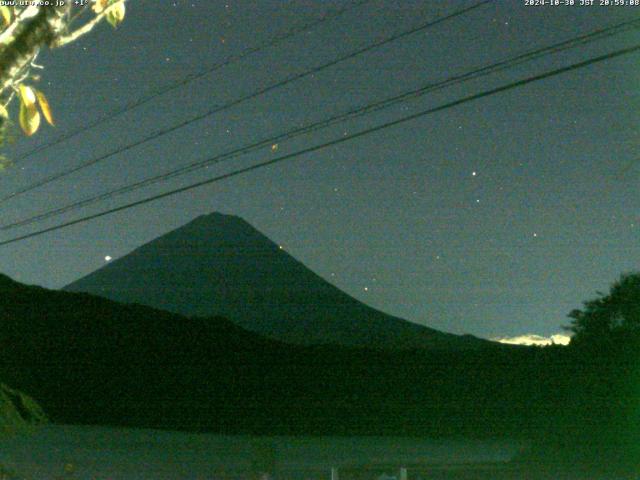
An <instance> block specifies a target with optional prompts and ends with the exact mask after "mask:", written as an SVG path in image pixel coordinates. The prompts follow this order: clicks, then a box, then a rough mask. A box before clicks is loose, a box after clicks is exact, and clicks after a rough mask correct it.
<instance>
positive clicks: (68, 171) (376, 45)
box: [0, 0, 491, 203]
mask: <svg viewBox="0 0 640 480" xmlns="http://www.w3.org/2000/svg"><path fill="white" fill-rule="evenodd" d="M490 2H491V0H481V1H479V2H476V3H474V4H473V5H471V6H468V7H464V8H461V9H459V10H456V11H454V12H453V13H450V14H448V15H445V16H441V17H439V18H437V19H435V20H430V21H428V22H424V23H421V24H420V25H418V26H416V27H412V28H410V29H408V30H404V31H402V32H399V33H396V34H394V35H391V36H389V37H387V38H384V39H382V40H379V41H377V42H374V43H372V44H369V45H367V46H365V47H363V48H360V49H358V50H355V51H353V52H350V53H348V54H346V55H342V56H339V57H337V58H335V59H333V60H331V61H329V62H327V63H324V64H322V65H319V66H316V67H313V68H310V69H307V70H304V71H303V72H300V73H297V74H294V75H291V76H288V77H286V78H285V79H283V80H280V81H278V82H276V83H273V84H270V85H268V86H266V87H263V88H261V89H259V90H257V91H255V92H253V93H251V94H248V95H245V96H242V97H240V98H237V99H235V100H232V101H230V102H227V103H225V104H223V105H219V106H215V107H212V108H210V109H209V110H208V111H206V112H204V113H201V114H198V115H195V116H192V117H190V118H189V119H187V120H184V121H182V122H180V123H178V124H174V125H172V126H170V127H167V128H163V129H161V130H158V131H156V132H154V133H152V134H151V135H148V136H146V137H144V138H142V139H140V140H137V141H135V142H133V143H129V144H127V145H124V146H122V147H119V148H117V149H114V150H112V151H110V152H108V153H106V154H104V155H100V156H98V157H96V158H93V159H91V160H88V161H85V162H82V163H80V164H79V165H75V166H73V167H71V168H68V169H66V170H63V171H62V172H58V173H56V174H53V175H50V176H48V177H45V178H44V179H41V180H37V181H35V182H34V183H31V184H29V185H26V186H25V187H22V188H20V189H18V190H16V191H15V192H13V193H10V194H8V195H5V196H3V197H0V203H4V202H6V201H8V200H11V199H13V198H15V197H17V196H19V195H23V194H25V193H27V192H30V191H33V190H35V189H36V188H39V187H42V186H44V185H47V184H49V183H51V182H53V181H56V180H59V179H61V178H64V177H67V176H69V175H71V174H73V173H76V172H78V171H80V170H83V169H85V168H87V167H90V166H92V165H95V164H97V163H99V162H101V161H103V160H106V159H107V158H111V157H113V156H115V155H118V154H120V153H124V152H126V151H128V150H131V149H132V148H134V147H137V146H140V145H142V144H145V143H147V142H150V141H152V140H156V139H158V138H160V137H163V136H165V135H167V134H169V133H171V132H174V131H176V130H178V129H180V128H183V127H186V126H187V125H191V124H193V123H195V122H197V121H200V120H203V119H204V118H207V117H210V116H211V115H214V114H216V113H219V112H221V111H224V110H228V109H230V108H232V107H235V106H237V105H239V104H241V103H244V102H246V101H249V100H252V99H254V98H258V97H260V96H262V95H264V94H266V93H269V92H271V91H273V90H276V89H278V88H281V87H283V86H285V85H288V84H290V83H292V82H295V81H298V80H301V79H303V78H305V77H309V76H311V75H314V74H316V73H319V72H321V71H323V70H326V69H328V68H330V67H333V66H334V65H337V64H339V63H341V62H344V61H346V60H350V59H353V58H355V57H357V56H360V55H362V54H364V53H367V52H370V51H372V50H374V49H377V48H380V47H381V46H383V45H386V44H389V43H391V42H394V41H396V40H400V39H402V38H405V37H407V36H409V35H413V34H415V33H418V32H421V31H423V30H426V29H428V28H431V27H433V26H435V25H438V24H440V23H442V22H445V21H448V20H451V19H454V18H456V17H459V16H461V15H464V14H466V13H469V12H471V11H472V10H475V9H477V8H479V7H481V6H483V5H486V4H488V3H490Z"/></svg>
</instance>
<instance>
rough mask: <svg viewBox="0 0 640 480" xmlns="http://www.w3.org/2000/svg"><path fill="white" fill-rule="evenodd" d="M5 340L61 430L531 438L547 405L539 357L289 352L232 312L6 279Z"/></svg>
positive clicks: (3, 359)
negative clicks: (528, 431) (126, 300)
mask: <svg viewBox="0 0 640 480" xmlns="http://www.w3.org/2000/svg"><path fill="white" fill-rule="evenodd" d="M0 345H2V348H1V349H0V379H2V381H3V382H7V384H9V385H11V386H12V387H13V388H16V389H19V391H21V392H24V393H25V394H26V395H29V396H30V397H32V398H34V399H35V400H36V401H37V402H38V404H39V405H41V406H42V408H43V410H44V412H45V413H46V414H47V416H48V417H49V418H50V419H51V421H52V422H54V423H66V424H94V425H114V426H132V427H152V428H166V429H173V430H176V429H183V430H191V431H207V432H220V433H259V434H294V433H295V434H318V433H323V434H325V433H326V434H384V433H392V434H403V433H411V434H430V435H431V434H432V435H447V434H465V433H468V434H473V435H476V434H477V435H493V434H494V433H495V432H498V431H500V432H507V431H510V432H518V431H520V430H522V428H523V425H524V423H523V422H525V421H529V420H530V418H531V417H532V415H533V414H534V412H536V410H537V409H541V408H542V407H544V404H541V402H540V398H539V395H537V394H536V392H537V391H538V390H539V386H538V385H537V384H536V383H535V382H532V381H531V378H532V377H534V376H535V369H536V368H537V367H536V366H535V365H536V362H535V361H533V360H534V359H535V353H536V352H535V351H533V350H531V349H525V348H516V347H509V346H503V345H500V344H495V343H492V342H486V343H485V344H483V347H481V348H477V349H458V350H449V351H447V350H432V349H423V350H413V351H388V350H387V351H383V350H373V349H367V348H356V347H342V346H331V345H324V346H301V345H289V344H286V343H281V342H278V341H275V340H270V339H267V338H265V337H261V336H259V335H257V334H255V333H252V332H249V331H247V330H244V329H242V328H241V327H239V326H237V325H235V324H233V323H232V322H230V321H228V320H226V319H224V318H221V317H208V318H200V317H193V318H189V317H185V316H181V315H178V314H174V313H170V312H165V311H161V310H157V309H154V308H151V307H147V306H144V305H139V304H128V305H123V304H119V303H117V302H114V301H111V300H108V299H105V298H102V297H98V296H94V295H90V294H86V293H71V292H64V291H55V290H48V289H45V288H41V287H37V286H28V285H23V284H20V283H18V282H15V281H13V280H11V279H10V278H8V277H6V276H3V275H0ZM532 368H533V369H534V370H532ZM505 380H507V381H505ZM541 405H542V407H541ZM544 408H545V409H544V410H541V411H542V412H543V413H544V414H545V415H546V412H547V409H546V408H547V407H544Z"/></svg>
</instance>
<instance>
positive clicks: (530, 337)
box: [491, 333, 571, 345]
mask: <svg viewBox="0 0 640 480" xmlns="http://www.w3.org/2000/svg"><path fill="white" fill-rule="evenodd" d="M491 340H494V341H496V342H500V343H509V344H512V345H553V344H556V345H567V344H568V343H569V341H570V340H571V337H570V336H569V335H564V334H562V333H556V334H555V335H551V336H550V337H543V336H541V335H534V334H532V333H528V334H525V335H518V336H516V337H497V338H492V339H491Z"/></svg>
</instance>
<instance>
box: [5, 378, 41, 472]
mask: <svg viewBox="0 0 640 480" xmlns="http://www.w3.org/2000/svg"><path fill="white" fill-rule="evenodd" d="M46 421H47V417H46V415H45V414H44V412H43V411H42V408H41V407H40V406H39V405H38V404H37V403H36V402H35V401H34V400H33V399H32V398H30V397H29V396H28V395H25V394H24V393H22V392H19V391H18V390H14V389H13V388H11V387H9V386H7V385H5V384H4V383H0V438H2V437H3V436H5V435H11V434H13V433H19V432H22V431H24V430H26V429H28V428H29V427H31V426H35V425H41V424H43V423H46ZM0 472H1V470H0ZM0 478H1V475H0Z"/></svg>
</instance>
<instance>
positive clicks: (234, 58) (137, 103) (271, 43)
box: [15, 0, 371, 161]
mask: <svg viewBox="0 0 640 480" xmlns="http://www.w3.org/2000/svg"><path fill="white" fill-rule="evenodd" d="M370 1H371V0H358V1H356V2H354V3H353V4H352V5H348V6H346V7H342V8H340V9H337V10H335V11H333V12H330V13H327V14H326V15H323V16H322V17H321V18H320V19H318V20H314V21H312V22H308V23H306V24H304V25H300V26H298V27H295V28H292V29H291V30H289V31H287V32H284V33H282V34H280V35H276V36H275V37H273V38H272V39H270V40H268V41H266V42H265V43H262V44H260V45H257V46H255V47H250V48H247V49H245V50H244V51H243V52H241V53H239V54H236V55H230V56H228V57H227V58H226V59H224V60H223V61H221V62H218V63H214V64H213V65H211V66H209V67H208V68H206V69H204V70H201V71H200V72H197V73H192V74H190V75H186V76H184V77H183V78H182V79H180V80H178V81H177V82H173V83H170V84H168V85H165V86H163V87H162V88H160V89H159V90H156V91H155V92H153V93H150V94H149V95H146V96H143V97H140V98H138V99H136V100H133V101H132V102H129V103H127V104H125V105H124V106H122V107H121V108H119V109H116V110H114V111H112V112H110V113H107V114H106V115H103V116H102V117H99V118H97V119H95V120H94V121H93V122H91V123H89V124H87V125H85V126H83V127H82V128H79V129H77V130H73V131H70V132H68V133H66V134H63V135H61V136H59V137H58V138H56V139H54V140H52V141H50V142H48V143H44V144H42V145H40V146H38V147H36V148H34V149H32V150H30V151H28V152H26V153H24V154H22V155H20V156H19V157H17V158H16V159H15V161H19V160H23V159H25V158H27V157H30V156H32V155H34V154H36V153H39V152H42V151H43V150H47V149H49V148H51V147H53V146H55V145H58V144H60V143H62V142H65V141H67V140H70V139H72V138H74V137H77V136H78V135H80V134H81V133H84V132H87V131H89V130H93V129H94V128H95V127H97V126H98V125H101V124H103V123H104V122H107V121H109V120H112V119H114V118H116V117H119V116H120V115H123V114H125V113H127V112H129V111H131V110H134V109H136V108H138V107H141V106H142V105H145V104H146V103H149V102H151V101H152V100H155V99H156V98H158V97H160V96H162V95H165V94H167V93H169V92H172V91H174V90H177V89H178V88H180V87H183V86H185V85H187V84H189V83H191V82H194V81H196V80H199V79H200V78H203V77H205V76H207V75H209V74H211V73H213V72H215V71H217V70H220V69H221V68H224V67H226V66H228V65H231V64H233V63H236V62H239V61H241V60H244V59H245V58H247V57H249V56H250V55H253V54H254V53H258V52H261V51H262V50H266V49H268V48H271V47H275V46H276V45H278V44H280V43H282V42H284V41H285V40H288V39H290V38H292V37H294V36H296V35H298V34H300V33H303V32H306V31H308V30H311V29H313V28H315V27H317V26H318V25H320V24H322V23H324V22H327V21H329V20H332V19H334V18H338V17H339V16H341V15H343V14H344V13H347V12H349V11H350V10H353V9H355V8H358V7H360V6H362V5H364V4H366V3H369V2H370Z"/></svg>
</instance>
